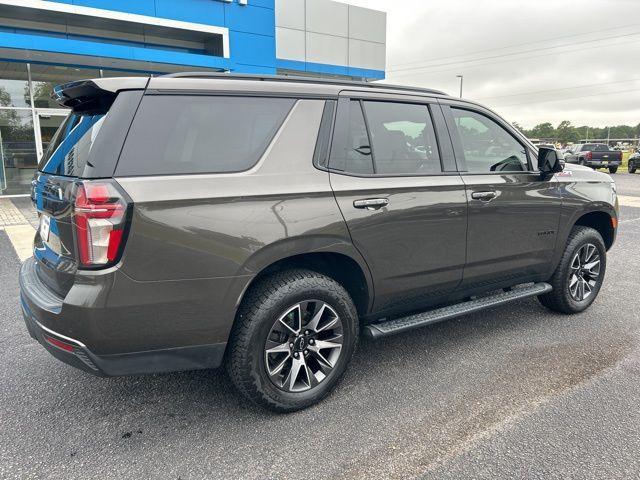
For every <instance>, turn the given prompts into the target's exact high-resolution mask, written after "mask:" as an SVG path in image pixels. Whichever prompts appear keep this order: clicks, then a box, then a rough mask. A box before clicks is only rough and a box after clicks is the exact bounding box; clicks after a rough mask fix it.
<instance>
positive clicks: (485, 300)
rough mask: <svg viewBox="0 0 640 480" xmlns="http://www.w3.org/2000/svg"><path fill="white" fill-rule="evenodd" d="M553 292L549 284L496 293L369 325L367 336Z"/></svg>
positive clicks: (536, 284) (388, 332)
mask: <svg viewBox="0 0 640 480" xmlns="http://www.w3.org/2000/svg"><path fill="white" fill-rule="evenodd" d="M551 290H553V287H552V286H551V285H549V284H548V283H534V284H533V285H528V286H526V287H517V288H514V289H512V290H508V291H506V292H500V293H496V294H495V295H490V296H488V297H482V298H477V299H475V300H469V301H467V302H462V303H458V304H456V305H449V306H447V307H442V308H436V309H435V310H428V311H426V312H422V313H416V314H414V315H409V316H408V317H402V318H395V319H393V320H387V321H385V322H380V323H374V324H371V325H367V326H366V327H365V329H364V331H365V335H366V336H368V337H369V338H373V339H377V338H382V337H386V336H389V335H395V334H396V333H400V332H405V331H407V330H413V329H414V328H420V327H424V326H425V325H431V324H432V323H437V322H442V321H443V320H449V319H451V318H455V317H459V316H461V315H466V314H467V313H473V312H479V311H480V310H484V309H486V308H491V307H497V306H498V305H503V304H505V303H509V302H513V301H514V300H521V299H523V298H528V297H535V296H537V295H541V294H543V293H547V292H550V291H551Z"/></svg>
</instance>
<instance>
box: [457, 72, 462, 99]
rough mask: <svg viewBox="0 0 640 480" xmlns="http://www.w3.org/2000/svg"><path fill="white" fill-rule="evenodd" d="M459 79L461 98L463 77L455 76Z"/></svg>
mask: <svg viewBox="0 0 640 480" xmlns="http://www.w3.org/2000/svg"><path fill="white" fill-rule="evenodd" d="M456 77H457V78H459V79H460V98H462V84H463V83H464V75H456Z"/></svg>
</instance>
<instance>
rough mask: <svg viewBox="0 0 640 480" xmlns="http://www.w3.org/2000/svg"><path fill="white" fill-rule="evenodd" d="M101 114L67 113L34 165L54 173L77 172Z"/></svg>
mask: <svg viewBox="0 0 640 480" xmlns="http://www.w3.org/2000/svg"><path fill="white" fill-rule="evenodd" d="M104 119H105V115H93V116H87V115H74V114H71V115H69V116H68V117H67V118H66V119H65V121H64V122H63V123H62V125H60V128H58V131H57V132H56V134H55V135H54V136H53V138H52V139H51V142H50V143H49V146H48V148H47V150H46V152H45V153H44V155H43V157H42V160H41V161H40V164H39V166H38V169H39V170H41V171H43V172H45V173H50V174H54V175H65V176H81V175H82V173H83V172H84V168H85V166H86V165H87V159H88V158H89V154H90V153H91V148H92V147H93V143H94V141H95V139H96V137H97V135H98V132H99V131H100V128H101V127H102V124H103V122H104Z"/></svg>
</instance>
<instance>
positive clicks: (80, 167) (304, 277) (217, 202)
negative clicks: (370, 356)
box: [20, 73, 618, 411]
mask: <svg viewBox="0 0 640 480" xmlns="http://www.w3.org/2000/svg"><path fill="white" fill-rule="evenodd" d="M54 95H55V96H56V97H57V99H58V101H59V102H60V103H61V104H62V105H65V106H67V107H70V108H71V109H72V112H71V114H70V115H69V117H68V118H67V120H66V121H65V122H64V123H63V125H62V126H61V127H60V129H59V131H58V132H57V134H56V135H55V137H54V138H53V140H52V142H51V144H50V146H49V148H48V150H47V152H46V154H45V156H44V157H43V159H42V162H41V163H40V165H39V171H38V173H37V174H36V177H35V179H34V181H33V193H32V196H33V201H34V203H35V205H36V207H37V209H38V212H39V214H40V228H39V230H38V232H37V234H36V238H35V243H34V258H33V259H31V260H28V261H27V262H25V263H24V265H23V267H22V270H21V272H20V281H21V298H22V306H23V310H24V317H25V321H26V324H27V327H28V329H29V332H30V333H31V335H32V336H33V337H34V338H36V339H37V340H38V341H39V342H40V343H41V344H42V345H43V346H44V347H45V348H46V349H47V350H48V351H49V352H51V353H52V354H53V355H54V356H55V357H57V358H59V359H60V360H62V361H64V362H67V363H69V364H71V365H74V366H76V367H78V368H81V369H83V370H85V371H87V372H90V373H94V374H98V375H105V376H111V375H126V374H140V373H152V372H166V371H172V370H187V369H197V368H213V367H218V366H220V365H221V364H223V363H224V364H226V366H227V369H228V371H229V373H230V376H231V378H232V380H233V381H234V383H235V384H236V385H237V386H238V388H239V389H240V390H241V391H242V392H243V393H244V394H245V395H246V396H248V397H249V398H251V399H252V400H254V401H256V402H258V403H260V404H262V405H264V406H267V407H270V408H273V409H276V410H280V411H289V410H295V409H299V408H303V407H306V406H309V405H311V404H313V403H314V402H317V401H318V400H320V399H321V398H322V397H324V396H325V395H326V394H327V393H328V392H329V391H330V390H331V389H332V388H333V387H334V386H335V384H336V383H337V382H338V380H339V378H340V376H341V375H342V373H343V372H344V370H345V368H346V366H347V364H348V362H349V360H350V358H351V355H352V353H353V351H354V348H355V346H356V343H357V339H358V336H359V334H360V332H361V331H363V332H364V333H365V334H366V335H368V336H370V337H373V338H378V337H382V336H385V335H390V334H394V333H398V332H402V331H405V330H409V329H413V328H417V327H421V326H423V325H427V324H430V323H433V322H436V321H440V320H444V319H447V318H452V317H455V316H458V315H462V314H464V313H468V312H472V311H476V310H479V309H482V308H487V307H491V306H494V305H499V304H502V303H505V302H508V301H514V300H518V299H522V298H526V297H531V296H538V297H539V298H540V300H541V302H542V303H543V304H544V305H545V306H547V307H549V308H551V309H553V310H556V311H560V312H566V313H572V312H579V311H582V310H584V309H585V308H587V307H588V306H589V305H590V304H591V303H592V302H593V301H594V299H595V298H596V296H597V294H598V291H599V289H600V287H601V285H602V281H603V278H604V274H605V265H606V264H605V261H606V252H607V250H608V249H609V248H610V247H611V246H612V245H613V242H614V239H615V236H616V227H617V211H618V205H617V198H616V190H615V185H614V183H613V181H612V180H611V178H610V177H609V176H608V175H606V174H603V173H598V172H594V171H592V170H591V169H588V168H585V167H581V166H573V165H571V166H567V167H568V168H569V167H570V170H569V169H567V170H565V171H562V167H561V162H560V160H559V158H558V155H557V153H556V152H555V150H550V149H544V148H541V149H539V150H537V149H536V148H535V147H534V146H533V145H532V144H531V143H530V142H529V141H528V140H527V139H526V138H524V137H523V136H522V135H521V134H520V133H519V132H518V131H516V130H515V129H513V128H512V127H511V126H510V125H509V123H507V122H506V121H504V120H503V119H501V118H500V117H498V116H497V115H496V114H495V113H493V112H491V111H490V110H487V109H486V108H484V107H482V106H480V105H477V104H475V103H471V102H468V101H463V100H460V99H457V98H452V97H449V96H447V95H444V94H443V93H441V92H437V91H432V90H423V89H413V88H405V87H396V86H387V85H378V84H363V83H350V82H338V81H322V80H312V79H302V78H278V77H271V78H269V77H231V76H228V75H208V74H188V73H187V74H174V75H169V76H165V77H156V78H111V79H96V80H88V81H80V82H74V83H70V84H67V85H62V86H60V87H57V88H56V89H55V93H54Z"/></svg>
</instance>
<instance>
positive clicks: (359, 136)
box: [328, 93, 467, 311]
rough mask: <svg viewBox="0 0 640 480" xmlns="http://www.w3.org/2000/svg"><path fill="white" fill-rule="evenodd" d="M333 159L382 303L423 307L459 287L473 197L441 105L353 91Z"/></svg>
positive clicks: (341, 197)
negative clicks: (458, 163)
mask: <svg viewBox="0 0 640 480" xmlns="http://www.w3.org/2000/svg"><path fill="white" fill-rule="evenodd" d="M328 166H329V171H330V179H331V186H332V188H333V190H334V192H335V196H336V199H337V201H338V204H339V206H340V210H341V211H342V214H343V216H344V218H345V220H346V222H347V225H348V228H349V232H350V234H351V237H352V240H353V242H354V244H355V246H356V247H357V248H358V250H359V251H360V252H361V254H362V255H363V256H364V258H365V259H366V261H367V263H368V265H369V267H370V269H371V272H372V274H373V277H374V284H375V285H374V287H375V305H374V308H375V309H376V310H378V311H399V310H409V309H411V308H418V307H421V306H424V305H427V304H430V303H434V302H437V301H438V300H439V299H442V298H443V297H446V296H447V295H448V294H450V293H451V292H453V291H454V290H455V289H456V287H457V286H458V284H459V283H460V281H461V279H462V271H463V267H464V262H465V251H466V229H467V203H466V197H465V187H464V184H463V182H462V179H461V178H460V175H459V174H458V173H457V172H456V171H455V163H454V159H453V151H452V147H451V143H450V140H449V138H448V134H447V132H446V126H445V124H444V117H443V116H442V112H441V110H440V108H439V106H438V104H437V102H435V101H432V100H429V99H425V98H421V97H416V98H413V97H405V96H401V97H380V96H376V95H375V94H366V93H345V94H344V95H343V96H342V97H341V99H340V100H339V105H338V111H337V117H336V123H335V130H334V136H333V142H332V148H331V154H330V158H329V163H328Z"/></svg>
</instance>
